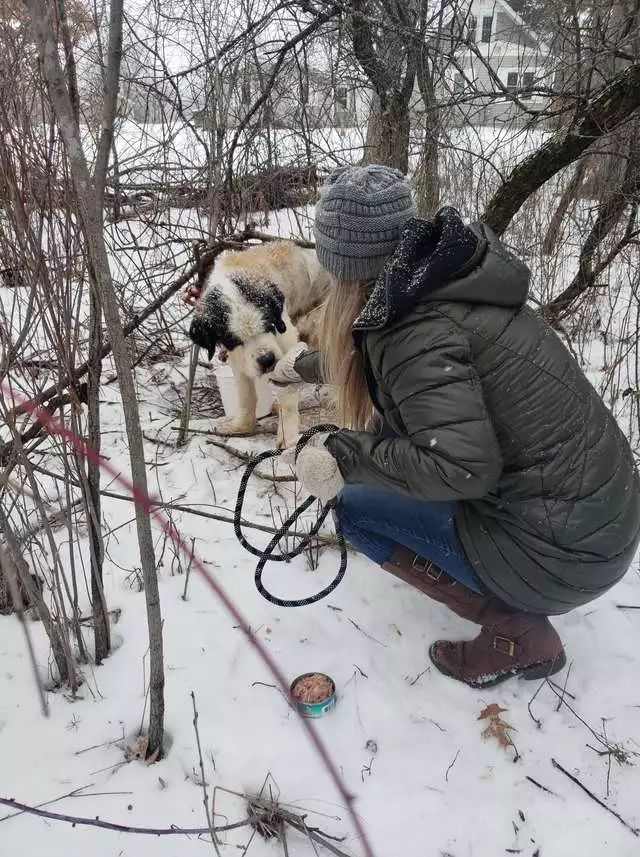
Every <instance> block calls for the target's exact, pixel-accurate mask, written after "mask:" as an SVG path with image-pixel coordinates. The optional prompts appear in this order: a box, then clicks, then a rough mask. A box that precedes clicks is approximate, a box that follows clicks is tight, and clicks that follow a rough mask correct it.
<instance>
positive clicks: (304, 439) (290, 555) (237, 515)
mask: <svg viewBox="0 0 640 857" xmlns="http://www.w3.org/2000/svg"><path fill="white" fill-rule="evenodd" d="M336 431H338V428H337V427H336V426H334V425H330V424H326V425H318V426H314V427H313V428H310V429H308V430H307V431H306V432H304V433H303V434H302V435H301V436H300V440H299V441H298V443H297V445H296V453H295V454H296V458H297V457H298V454H299V453H300V451H301V450H302V449H303V448H304V447H305V446H306V444H307V443H308V442H309V441H310V440H311V438H312V437H313V436H314V435H316V434H320V433H321V432H336ZM281 453H282V450H279V449H269V450H267V451H266V452H261V453H260V454H259V455H256V457H255V458H254V459H252V461H250V462H249V464H248V465H247V467H246V469H245V471H244V473H243V475H242V479H241V480H240V488H239V489H238V498H237V500H236V507H235V510H234V521H233V523H234V529H235V533H236V536H237V538H238V541H239V542H240V544H241V545H242V546H243V548H245V550H247V551H249V553H251V554H253V555H254V556H257V557H259V560H258V565H257V566H256V573H255V584H256V589H257V590H258V592H259V593H260V595H262V597H263V598H266V599H267V601H270V602H271V604H275V605H277V606H278V607H307V606H308V605H309V604H315V603H316V601H321V600H322V599H323V598H326V597H327V595H330V594H331V593H332V592H333V590H334V589H335V588H336V587H337V586H338V585H339V583H340V581H341V580H342V578H343V577H344V575H345V572H346V570H347V546H346V544H345V541H344V536H343V535H342V531H341V529H340V522H339V521H338V519H337V516H336V522H335V523H336V536H337V539H338V546H339V548H340V568H339V569H338V573H337V575H336V576H335V577H334V579H333V580H332V581H331V583H329V585H328V586H326V587H325V588H324V589H322V590H320V592H317V593H316V594H315V595H310V596H309V597H308V598H299V599H297V600H296V599H288V598H278V597H277V596H275V595H272V594H271V593H270V592H269V591H268V590H267V589H265V587H264V586H263V583H262V572H263V571H264V567H265V565H266V564H267V563H268V562H289V560H291V559H294V557H297V556H300V554H301V553H302V552H303V551H304V550H305V548H306V547H308V545H309V544H310V543H311V542H312V540H313V539H314V538H315V536H316V535H317V534H318V532H319V531H320V527H321V526H322V525H323V523H324V522H325V520H326V518H327V516H328V514H329V512H330V511H331V510H332V509H334V508H335V506H336V500H335V499H333V500H330V501H329V502H328V503H327V504H326V505H325V506H323V508H322V511H321V513H320V516H319V517H318V520H317V521H316V522H315V524H314V525H313V527H311V529H310V530H309V532H308V533H307V534H306V535H305V536H304V538H301V540H300V543H299V544H298V545H297V546H296V547H294V548H293V550H291V551H281V552H280V553H274V551H275V549H276V548H277V546H278V544H279V543H280V540H281V539H282V538H283V537H284V536H286V535H289V528H290V527H291V526H292V525H293V524H295V522H296V521H297V520H298V518H299V517H300V516H301V515H302V514H303V513H304V512H306V510H307V509H308V508H309V507H310V506H312V505H313V503H314V502H315V500H316V498H315V497H308V498H307V499H306V500H305V501H304V502H303V503H301V504H300V505H299V506H298V508H297V509H295V510H294V511H293V512H292V513H291V515H289V517H288V518H287V519H286V521H284V522H283V524H282V526H281V527H280V529H279V530H278V532H277V533H275V535H274V536H273V538H272V539H271V541H270V542H269V544H268V545H267V546H266V548H264V550H260V549H259V548H256V547H254V545H252V544H251V543H250V542H248V541H247V539H246V538H245V535H244V533H243V532H242V507H243V505H244V499H245V496H246V493H247V485H248V484H249V480H250V479H251V476H252V474H253V471H254V470H255V469H256V467H257V466H258V465H259V464H260V463H261V462H262V461H266V460H267V459H269V458H277V457H278V456H279V455H281Z"/></svg>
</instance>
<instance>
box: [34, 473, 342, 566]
mask: <svg viewBox="0 0 640 857" xmlns="http://www.w3.org/2000/svg"><path fill="white" fill-rule="evenodd" d="M32 467H33V469H34V470H36V471H37V472H38V473H42V474H44V475H45V476H50V477H51V478H52V479H57V480H58V481H59V482H65V481H67V482H69V484H71V485H73V486H74V487H76V488H79V487H80V484H79V483H78V482H76V481H75V480H73V479H71V478H66V477H64V476H61V475H60V474H59V473H53V472H52V471H51V470H47V469H46V468H44V467H40V465H38V464H33V465H32ZM100 494H101V495H102V496H103V497H109V498H111V499H112V500H125V501H126V502H128V503H135V498H134V497H128V496H127V495H126V494H118V493H117V492H116V491H108V490H106V489H104V490H102V491H100ZM150 502H151V505H152V506H153V507H154V508H157V509H170V510H171V511H174V512H184V513H186V514H187V515H195V516H196V517H198V518H208V519H209V520H211V521H221V522H222V523H223V524H233V523H235V521H234V519H233V518H231V517H229V516H228V515H218V514H216V513H214V512H203V511H202V510H200V509H194V508H192V507H191V506H183V505H182V504H180V503H171V502H169V503H164V502H162V501H161V500H151V501H150ZM240 523H241V524H242V526H243V527H247V528H248V529H250V530H258V531H259V532H261V533H268V534H270V535H275V533H277V532H279V529H278V528H277V527H269V526H267V525H266V524H258V523H257V522H255V521H245V520H244V519H243V520H242V521H241V522H240ZM301 535H304V534H303V533H300V532H296V531H295V530H289V531H288V532H287V533H284V534H283V538H284V536H289V537H297V538H300V536H301ZM315 538H316V539H318V541H320V542H321V544H322V545H323V546H325V547H335V546H336V545H337V544H338V542H337V540H336V539H335V538H333V537H332V536H323V535H321V534H318V535H317V536H315ZM349 550H352V551H354V552H355V548H351V547H349Z"/></svg>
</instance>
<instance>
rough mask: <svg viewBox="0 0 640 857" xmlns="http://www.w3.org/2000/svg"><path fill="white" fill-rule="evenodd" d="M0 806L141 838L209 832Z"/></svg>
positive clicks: (6, 801) (12, 803)
mask: <svg viewBox="0 0 640 857" xmlns="http://www.w3.org/2000/svg"><path fill="white" fill-rule="evenodd" d="M0 805H2V806H9V807H11V808H12V809H18V810H20V812H26V813H28V814H29V815H37V816H38V817H39V818H49V819H51V820H52V821H64V822H66V823H67V824H72V825H73V826H74V827H76V826H79V827H101V828H102V829H103V830H116V831H118V832H119V833H139V834H141V835H142V836H201V835H203V834H206V833H210V832H211V831H210V829H209V828H208V827H178V826H177V825H172V826H171V827H134V826H132V825H130V824H116V822H113V821H102V820H101V819H100V818H83V817H82V816H75V815H63V814H62V813H59V812H49V811H48V810H46V809H38V808H37V807H35V806H29V805H28V804H26V803H20V801H17V800H14V799H13V798H6V797H0ZM249 823H250V822H249V819H244V821H236V822H235V823H234V824H224V825H222V826H220V827H214V828H213V829H214V830H215V831H216V833H223V832H224V831H227V830H238V829H239V828H241V827H246V826H247V825H248V824H249Z"/></svg>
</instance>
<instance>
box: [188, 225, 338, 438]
mask: <svg viewBox="0 0 640 857" xmlns="http://www.w3.org/2000/svg"><path fill="white" fill-rule="evenodd" d="M329 285H330V278H329V275H328V274H327V273H326V272H325V271H323V270H322V268H321V267H320V265H319V263H318V260H317V257H316V254H315V251H314V250H305V249H302V248H300V247H298V246H297V245H296V244H294V243H293V242H291V241H277V242H273V243H269V244H262V245H260V246H258V247H251V248H250V249H249V250H244V251H241V252H228V253H224V254H222V255H221V256H219V257H218V258H217V259H216V260H215V263H214V264H213V265H212V266H210V267H209V268H208V269H206V270H204V271H202V273H201V282H200V283H199V286H200V297H199V299H198V302H197V304H196V309H195V317H194V319H193V321H192V323H191V328H190V330H189V336H190V337H191V339H192V340H193V342H195V343H196V344H197V345H199V346H201V347H202V348H204V349H206V350H207V352H208V354H209V359H211V357H212V356H213V353H214V351H215V349H216V347H218V348H223V349H224V350H225V351H226V352H227V353H228V362H229V364H230V366H231V368H232V370H233V375H234V380H235V383H236V385H237V390H238V401H239V403H240V407H239V413H238V414H237V415H236V416H234V417H227V418H225V419H223V420H218V421H217V422H216V431H217V432H218V433H219V434H224V435H241V434H251V433H252V432H253V431H254V430H255V426H256V401H257V392H256V384H261V383H266V382H267V380H268V374H269V372H271V371H272V369H273V368H274V367H275V365H276V363H277V362H278V360H280V358H281V357H283V356H284V354H286V353H287V351H289V350H290V349H291V348H293V347H294V346H295V345H296V344H297V343H298V342H300V341H301V340H302V341H305V342H308V343H309V345H310V346H311V347H317V339H316V336H317V332H318V330H319V321H320V313H321V312H322V303H323V301H324V300H325V298H326V296H327V291H328V288H329ZM276 395H277V400H278V406H279V408H278V410H279V420H278V439H277V442H278V447H279V448H287V447H290V446H292V445H293V444H295V442H296V440H297V437H298V433H299V414H298V393H297V392H296V391H291V390H282V391H278V392H277V394H276Z"/></svg>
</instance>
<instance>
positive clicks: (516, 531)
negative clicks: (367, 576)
mask: <svg viewBox="0 0 640 857" xmlns="http://www.w3.org/2000/svg"><path fill="white" fill-rule="evenodd" d="M414 215H415V210H414V206H413V202H412V200H411V192H410V189H409V187H408V185H407V183H406V182H405V180H404V178H403V176H402V175H401V174H400V173H398V172H397V171H395V170H391V169H388V168H386V167H382V166H369V167H350V168H346V169H340V170H338V171H337V172H336V173H334V174H333V176H332V177H331V178H330V180H329V182H328V184H327V185H326V186H325V187H324V188H323V191H322V193H321V197H320V201H319V203H318V205H317V208H316V222H315V237H316V248H317V253H318V258H319V260H320V262H321V264H322V265H323V267H325V268H326V269H327V270H328V271H329V272H330V273H331V274H333V276H334V278H335V288H334V289H333V292H332V294H331V296H330V298H329V302H328V306H327V309H326V318H325V323H324V336H323V340H324V366H323V378H324V380H326V381H328V382H329V383H331V384H335V385H336V388H337V394H338V409H339V419H340V421H341V422H340V424H341V425H345V426H347V428H345V429H343V430H342V431H339V432H337V433H335V434H331V435H329V436H326V435H325V436H317V439H316V443H315V445H314V446H313V447H307V448H306V449H305V450H303V451H302V452H301V454H300V455H299V456H298V460H297V473H298V476H299V478H300V480H301V482H302V483H303V486H304V487H305V489H306V490H308V491H309V493H310V494H313V495H315V496H317V497H318V498H320V499H322V500H324V501H327V500H329V499H331V498H332V497H335V496H337V497H338V505H337V515H338V517H339V520H340V524H341V526H342V529H343V532H344V534H345V536H346V538H347V539H348V540H349V541H350V542H351V543H352V544H353V545H354V546H355V547H356V548H357V549H358V550H360V551H361V552H363V553H364V554H366V555H367V556H368V557H370V558H371V559H372V560H373V561H374V562H376V563H378V564H379V565H381V566H382V567H383V568H384V569H385V570H386V571H388V572H390V573H391V574H394V575H395V576H396V577H399V578H401V579H402V580H404V581H406V582H407V583H409V584H411V585H412V586H414V587H416V588H417V589H419V590H421V591H422V592H424V593H425V594H426V595H429V596H430V597H431V598H433V599H434V600H436V601H439V602H441V603H442V604H445V605H446V606H447V607H449V608H450V609H451V610H453V611H454V612H455V613H457V614H458V615H459V616H462V617H463V618H465V619H469V620H471V621H472V622H475V623H476V624H478V625H480V626H481V631H480V634H479V635H478V636H477V637H476V638H475V639H474V640H472V641H470V642H450V641H442V640H439V641H437V642H435V643H433V645H432V646H431V649H430V656H431V660H432V661H433V663H434V664H435V666H436V667H437V668H438V669H439V670H440V671H441V672H443V673H445V674H446V675H449V676H451V677H453V678H455V679H458V680H460V681H463V682H466V683H467V684H468V685H471V686H472V687H486V686H488V685H491V684H496V683H498V682H501V681H503V680H504V679H506V678H508V677H509V676H512V675H522V676H523V677H524V678H541V677H544V676H547V675H551V674H553V673H555V672H557V671H558V670H560V669H561V668H562V667H563V666H564V664H565V662H566V659H565V654H564V650H563V647H562V643H561V641H560V638H559V636H558V634H557V633H556V631H555V630H554V628H553V626H552V625H551V623H550V622H549V619H548V616H549V615H554V614H562V613H566V612H567V611H569V610H572V609H573V608H574V607H578V606H579V605H581V604H585V603H587V602H589V601H591V600H593V599H594V598H597V597H598V596H599V595H601V594H602V593H603V592H605V591H606V590H607V589H609V588H610V587H611V586H613V585H614V584H615V583H616V582H617V581H618V580H620V578H621V577H622V576H623V575H624V573H625V571H626V570H627V568H628V566H629V564H630V562H631V560H632V558H633V556H634V553H635V550H636V547H637V544H638V541H639V534H640V490H639V487H640V486H639V479H638V474H637V472H636V470H635V468H634V463H633V458H632V454H631V450H630V448H629V445H628V443H627V441H626V439H625V437H624V436H623V434H622V432H621V431H620V429H619V428H618V425H617V424H616V422H615V420H614V419H613V417H612V415H611V414H610V412H609V411H608V409H607V408H606V407H605V405H604V403H603V402H602V400H601V399H600V398H599V396H598V395H597V393H596V391H595V390H594V388H593V387H592V386H591V384H590V383H589V381H588V380H587V379H586V377H585V375H584V374H583V372H582V371H581V369H580V368H579V366H578V365H577V363H576V362H575V361H574V360H573V358H572V357H571V355H570V354H569V352H568V351H567V349H566V348H565V347H564V345H563V344H562V342H561V341H560V339H559V338H558V337H557V336H556V335H555V333H554V332H553V331H552V330H551V329H550V328H549V327H548V326H547V325H546V324H545V322H544V321H543V319H542V318H541V317H540V315H539V314H537V313H536V312H534V311H532V310H531V309H530V308H529V307H528V306H527V304H526V300H527V292H528V284H529V276H530V275H529V271H528V269H527V268H526V266H525V265H524V264H523V263H522V262H520V261H519V260H517V259H516V258H514V257H513V256H512V255H511V254H510V253H509V252H508V251H507V250H506V249H505V247H504V245H502V244H501V243H500V242H499V240H498V239H497V238H496V236H495V235H494V234H493V233H492V232H491V231H490V230H489V229H488V228H487V227H484V226H482V225H479V224H478V225H472V226H466V225H464V224H463V223H462V221H461V220H460V217H459V216H458V214H457V212H456V211H455V210H453V209H451V208H444V209H442V210H441V211H440V212H439V213H438V214H437V215H436V217H435V219H434V220H432V221H425V220H419V219H417V218H415V216H414ZM317 358H318V355H314V354H311V353H309V352H304V351H302V349H301V348H298V349H297V350H296V351H295V352H293V353H290V354H288V355H287V356H286V357H285V358H284V359H283V360H282V361H281V362H280V363H279V364H278V366H277V367H276V370H275V372H274V375H273V380H274V382H276V383H281V384H282V383H299V382H300V381H302V380H306V381H312V380H318V378H319V375H318V359H317ZM374 414H377V417H378V423H379V427H378V429H377V430H376V431H374V430H373V429H372V425H373V420H372V417H373V416H374ZM318 438H319V439H318Z"/></svg>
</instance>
